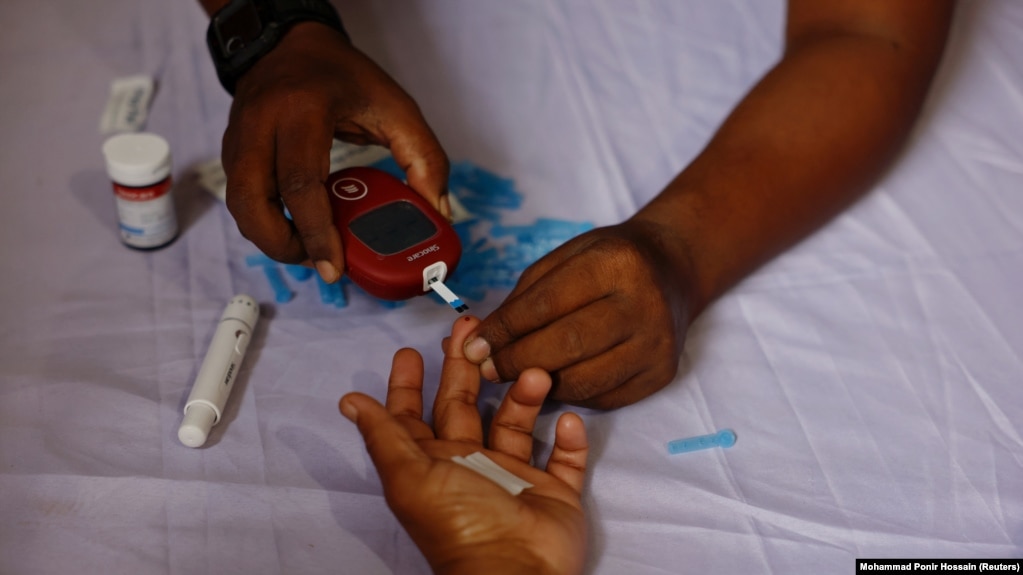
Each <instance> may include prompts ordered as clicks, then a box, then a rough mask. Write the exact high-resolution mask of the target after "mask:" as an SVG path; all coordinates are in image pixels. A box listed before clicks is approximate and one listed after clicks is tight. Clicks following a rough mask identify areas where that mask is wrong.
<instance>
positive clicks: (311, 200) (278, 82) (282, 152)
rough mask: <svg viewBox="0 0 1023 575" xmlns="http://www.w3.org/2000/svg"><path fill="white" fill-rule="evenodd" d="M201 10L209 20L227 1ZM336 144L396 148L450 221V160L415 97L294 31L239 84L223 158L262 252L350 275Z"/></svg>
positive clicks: (209, 2)
mask: <svg viewBox="0 0 1023 575" xmlns="http://www.w3.org/2000/svg"><path fill="white" fill-rule="evenodd" d="M200 3H201V4H202V6H203V9H205V10H206V13H207V14H209V15H212V14H214V13H216V11H217V10H219V9H220V8H222V7H223V6H225V5H226V4H227V3H228V0H200ZM333 137H337V138H339V139H342V140H345V141H348V142H352V143H356V144H362V145H365V144H378V145H382V146H386V147H388V148H390V150H391V153H392V155H393V156H394V159H395V160H396V161H397V162H398V163H399V165H401V166H402V168H403V169H404V170H405V174H406V176H407V178H408V183H409V185H410V186H411V187H412V188H413V189H414V190H416V191H417V192H418V193H419V194H421V195H422V196H423V197H425V198H426V199H427V200H428V201H430V203H431V204H432V205H433V206H434V207H436V208H437V209H438V210H439V211H440V212H441V213H442V214H444V215H447V216H450V213H451V208H450V206H449V204H448V199H447V177H448V160H447V156H446V155H445V154H444V150H443V149H442V148H441V146H440V143H439V142H438V141H437V138H436V137H435V136H434V134H433V132H432V131H431V130H430V128H429V126H427V124H426V121H425V120H424V119H423V116H422V114H421V113H420V111H419V108H418V107H417V106H416V103H415V102H414V101H413V100H412V98H411V97H409V95H408V94H406V93H405V91H404V90H402V89H401V87H399V86H398V84H397V83H395V82H394V80H392V79H391V78H390V76H388V75H387V74H386V73H385V72H384V71H383V70H381V69H380V67H379V66H377V65H376V64H375V63H374V62H373V61H372V60H370V59H369V58H367V57H366V55H365V54H363V53H362V52H360V51H359V50H358V49H356V48H355V47H353V46H352V45H351V44H349V43H348V42H347V41H346V40H345V38H344V37H343V36H342V35H341V34H340V33H338V32H336V31H334V30H332V29H331V28H329V27H328V26H324V25H322V24H319V23H315V22H303V23H300V24H297V25H295V26H293V27H292V28H291V29H289V30H288V32H287V33H286V34H285V35H284V37H283V38H282V39H281V41H280V42H279V43H278V44H277V46H276V47H274V49H273V50H271V51H270V52H269V53H268V54H266V55H265V56H263V57H262V58H260V59H259V61H258V62H256V64H255V65H254V66H253V67H252V68H251V69H250V70H249V71H247V72H246V73H245V74H244V75H243V76H242V77H241V79H240V80H239V81H238V84H237V86H236V90H235V97H234V102H233V103H232V105H231V115H230V119H229V120H228V125H227V129H226V130H225V131H224V140H223V147H222V152H221V157H222V159H223V164H224V171H225V172H226V173H227V207H228V209H229V210H230V212H231V215H232V216H234V218H235V221H236V222H237V224H238V229H239V231H240V232H241V233H242V235H243V236H245V237H246V238H248V239H249V240H251V241H252V243H254V244H256V246H257V247H258V248H259V249H261V250H262V251H263V252H264V253H266V254H267V255H268V256H270V257H272V258H274V259H275V260H278V261H281V262H286V263H304V264H306V265H310V266H315V267H316V270H317V272H318V273H319V274H320V276H321V277H322V278H323V279H324V280H325V281H327V282H334V281H337V280H338V279H339V278H340V277H341V274H342V273H343V271H344V255H343V251H342V246H341V236H340V234H338V231H337V228H336V227H334V223H333V219H332V217H331V209H330V202H329V200H328V196H327V190H326V188H325V187H324V185H323V183H324V182H325V181H326V179H327V175H328V172H329V169H330V160H329V152H330V145H331V139H332V138H333ZM281 200H283V202H284V205H285V206H287V208H288V211H290V212H291V215H292V218H293V222H292V221H288V219H287V218H285V217H284V211H283V209H282V206H281Z"/></svg>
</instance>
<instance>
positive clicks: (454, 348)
mask: <svg viewBox="0 0 1023 575" xmlns="http://www.w3.org/2000/svg"><path fill="white" fill-rule="evenodd" d="M479 324H480V320H479V318H477V317H475V316H471V315H467V316H463V317H460V318H458V319H456V320H455V323H454V324H453V325H452V326H451V337H450V339H449V341H448V344H447V355H448V357H452V358H457V359H465V355H464V353H465V340H466V338H468V337H469V334H471V333H472V332H473V330H475V329H476V327H477V326H478V325H479Z"/></svg>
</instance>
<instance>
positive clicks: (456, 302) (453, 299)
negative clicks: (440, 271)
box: [429, 278, 469, 313]
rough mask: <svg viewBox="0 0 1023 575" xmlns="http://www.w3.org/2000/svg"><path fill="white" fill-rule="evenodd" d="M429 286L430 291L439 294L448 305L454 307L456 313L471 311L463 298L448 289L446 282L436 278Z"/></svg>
mask: <svg viewBox="0 0 1023 575" xmlns="http://www.w3.org/2000/svg"><path fill="white" fill-rule="evenodd" d="M429 285H430V289H432V290H433V291H435V292H437V295H439V296H440V297H441V298H443V299H444V301H446V302H448V305H449V306H451V307H453V308H454V309H455V311H457V312H458V313H462V312H463V311H465V310H467V309H469V306H468V305H466V303H465V302H464V301H462V298H460V297H458V296H457V295H455V292H453V291H451V290H450V289H449V288H448V286H446V285H444V282H442V281H440V280H439V279H436V278H434V279H432V280H430V284H429Z"/></svg>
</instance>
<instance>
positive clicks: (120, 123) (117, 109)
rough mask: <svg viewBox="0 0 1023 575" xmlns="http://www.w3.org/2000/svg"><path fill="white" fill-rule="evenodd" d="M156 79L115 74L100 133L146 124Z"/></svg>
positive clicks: (126, 130) (136, 129)
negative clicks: (117, 76) (116, 76)
mask: <svg viewBox="0 0 1023 575" xmlns="http://www.w3.org/2000/svg"><path fill="white" fill-rule="evenodd" d="M155 89H156V83H155V82H154V81H153V78H151V77H149V76H146V75H142V74H139V75H136V76H125V77H123V78H115V79H114V81H113V82H111V83H110V97H109V98H108V99H107V105H106V108H104V109H103V115H102V116H100V120H99V133H100V134H103V135H108V134H116V133H119V132H138V131H141V130H142V128H144V127H145V125H146V118H148V117H149V104H150V102H151V101H152V99H153V92H154V91H155Z"/></svg>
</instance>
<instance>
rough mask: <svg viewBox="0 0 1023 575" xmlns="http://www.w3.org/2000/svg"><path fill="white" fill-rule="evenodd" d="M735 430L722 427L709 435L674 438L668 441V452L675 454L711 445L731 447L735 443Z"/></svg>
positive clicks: (706, 447)
mask: <svg viewBox="0 0 1023 575" xmlns="http://www.w3.org/2000/svg"><path fill="white" fill-rule="evenodd" d="M735 439H736V437H735V432H734V431H732V430H731V429H722V430H721V431H719V432H717V433H711V434H710V435H697V436H696V437H687V438H685V439H676V440H674V441H669V442H668V453H669V454H671V455H675V454H677V453H687V452H690V451H698V450H700V449H710V448H712V447H731V446H733V445H735Z"/></svg>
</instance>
